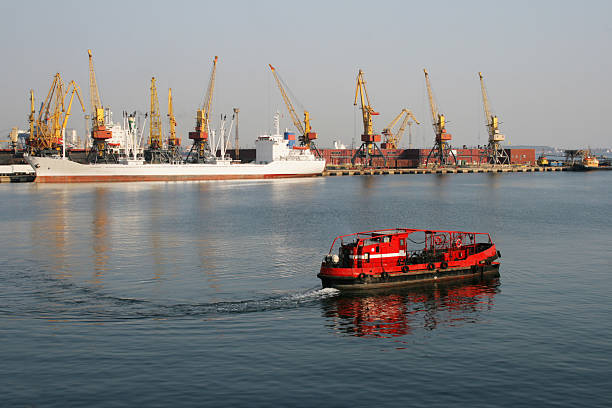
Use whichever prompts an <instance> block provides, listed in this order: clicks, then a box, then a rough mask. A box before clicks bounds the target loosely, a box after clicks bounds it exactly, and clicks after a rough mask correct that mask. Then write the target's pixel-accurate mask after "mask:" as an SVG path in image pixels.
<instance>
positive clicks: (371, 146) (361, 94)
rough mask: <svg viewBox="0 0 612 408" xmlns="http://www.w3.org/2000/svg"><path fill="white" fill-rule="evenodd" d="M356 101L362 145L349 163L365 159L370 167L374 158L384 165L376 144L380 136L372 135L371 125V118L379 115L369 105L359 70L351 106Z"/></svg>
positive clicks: (384, 161) (380, 151)
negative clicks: (359, 105) (361, 127)
mask: <svg viewBox="0 0 612 408" xmlns="http://www.w3.org/2000/svg"><path fill="white" fill-rule="evenodd" d="M358 101H360V103H361V116H362V119H363V134H362V135H361V141H362V143H361V146H359V149H357V151H356V152H355V154H354V155H353V157H352V158H351V163H352V164H355V161H356V160H357V158H362V159H365V163H366V164H367V165H368V166H372V159H373V158H374V157H381V158H382V159H383V165H386V164H387V159H386V158H385V155H384V154H383V152H382V150H380V147H379V146H378V144H377V142H380V140H381V136H380V135H376V134H374V130H373V125H372V116H375V115H379V113H378V112H376V111H374V109H373V108H372V106H371V105H370V97H369V96H368V91H367V90H366V81H365V79H364V76H363V71H362V70H359V73H358V74H357V89H356V90H355V101H354V102H353V105H355V106H357V102H358Z"/></svg>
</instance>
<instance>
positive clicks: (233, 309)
mask: <svg viewBox="0 0 612 408" xmlns="http://www.w3.org/2000/svg"><path fill="white" fill-rule="evenodd" d="M611 179H612V173H608V172H590V173H562V174H560V173H556V174H550V173H548V174H496V175H490V174H469V175H438V176H434V175H431V176H429V175H396V176H373V177H338V178H314V179H303V180H278V181H259V182H208V183H142V184H86V185H35V184H29V185H28V184H19V185H18V184H12V185H0V200H1V202H2V211H0V225H1V228H2V234H1V235H0V260H1V265H0V279H1V284H0V340H1V343H0V344H1V348H0V357H1V358H2V363H1V365H0V373H1V381H0V405H1V406H40V407H66V406H88V407H90V406H93V407H96V406H99V407H109V406H150V407H155V406H160V407H165V406H304V407H307V406H334V407H344V406H377V407H387V406H429V407H448V406H469V407H490V406H503V407H517V406H537V407H546V406H557V407H560V406H567V407H576V406H588V407H610V406H612V370H611V368H610V367H611V363H612V317H611V312H612V296H611V295H610V293H611V291H612V283H611V282H612V281H611V277H612V267H611V264H612V255H611V252H610V247H611V245H612V212H611V211H610V204H611V202H612V187H611V185H612V184H611V183H610V181H611ZM396 226H406V227H417V228H440V229H464V230H472V231H478V232H480V231H482V232H490V233H492V236H493V238H494V240H495V242H496V244H497V245H498V248H499V249H500V251H501V253H502V256H503V258H502V267H501V269H500V273H501V277H500V278H499V279H498V280H492V281H487V282H464V283H461V284H454V285H440V286H430V287H424V288H420V289H403V290H395V291H386V292H376V293H368V294H361V295H343V294H341V293H339V292H338V291H335V290H331V289H326V290H321V289H320V282H319V280H318V279H317V278H316V274H317V272H318V269H319V265H320V260H321V259H322V257H323V256H324V255H325V253H326V252H327V250H328V249H329V245H330V244H331V242H332V239H333V238H334V237H335V236H336V235H340V234H345V233H351V232H356V231H359V230H366V229H372V228H383V227H396Z"/></svg>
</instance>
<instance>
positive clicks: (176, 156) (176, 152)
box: [168, 88, 181, 162]
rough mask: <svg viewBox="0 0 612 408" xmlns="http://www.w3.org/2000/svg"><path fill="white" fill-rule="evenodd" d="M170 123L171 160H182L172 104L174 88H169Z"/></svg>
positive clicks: (169, 145)
mask: <svg viewBox="0 0 612 408" xmlns="http://www.w3.org/2000/svg"><path fill="white" fill-rule="evenodd" d="M168 123H169V128H170V136H169V137H168V150H169V156H170V161H172V162H177V161H181V152H180V146H181V139H180V138H178V137H176V118H175V117H174V107H173V104H172V88H168Z"/></svg>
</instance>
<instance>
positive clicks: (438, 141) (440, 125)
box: [423, 69, 457, 166]
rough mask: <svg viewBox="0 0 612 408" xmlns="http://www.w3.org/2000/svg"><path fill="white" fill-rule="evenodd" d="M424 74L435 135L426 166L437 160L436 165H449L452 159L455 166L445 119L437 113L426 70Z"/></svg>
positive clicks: (455, 160) (450, 137)
mask: <svg viewBox="0 0 612 408" xmlns="http://www.w3.org/2000/svg"><path fill="white" fill-rule="evenodd" d="M423 72H424V73H425V83H426V85H427V95H428V96H429V107H430V109H431V119H432V124H433V128H434V133H435V135H436V138H435V141H434V146H433V147H432V149H431V150H430V151H429V154H428V155H427V160H426V162H425V164H426V165H428V164H429V159H430V158H433V159H437V163H438V164H439V165H441V166H445V165H448V164H450V159H451V158H452V159H453V161H454V162H455V164H457V158H456V157H455V153H454V152H453V150H452V148H451V146H450V143H449V141H450V140H451V139H452V136H451V134H450V133H447V132H446V117H445V116H444V115H443V114H441V113H440V112H438V107H437V106H436V102H435V101H434V96H433V91H432V90H431V83H430V82H429V73H428V72H427V70H426V69H423Z"/></svg>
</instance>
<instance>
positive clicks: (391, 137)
mask: <svg viewBox="0 0 612 408" xmlns="http://www.w3.org/2000/svg"><path fill="white" fill-rule="evenodd" d="M402 116H403V117H404V119H403V120H402V122H401V124H400V127H399V129H398V131H397V132H396V133H393V130H392V129H393V126H395V125H396V124H397V123H398V122H399V120H400V119H401V118H402ZM410 119H412V120H413V121H414V122H415V123H416V124H417V125H420V124H421V123H420V122H419V121H418V120H417V118H416V117H415V116H414V114H413V113H412V111H411V110H409V109H405V108H404V109H402V111H401V112H400V113H399V114H398V115H397V116H396V117H395V118H394V119H393V120H392V121H391V122H390V123H389V124H388V125H387V127H386V128H384V129H383V131H382V134H383V136H384V138H385V141H384V142H383V143H382V148H383V149H397V148H398V146H399V143H400V141H401V140H402V135H403V134H404V131H405V130H406V126H407V125H409V124H410ZM410 145H411V146H410V147H411V148H412V140H411V141H410Z"/></svg>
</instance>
